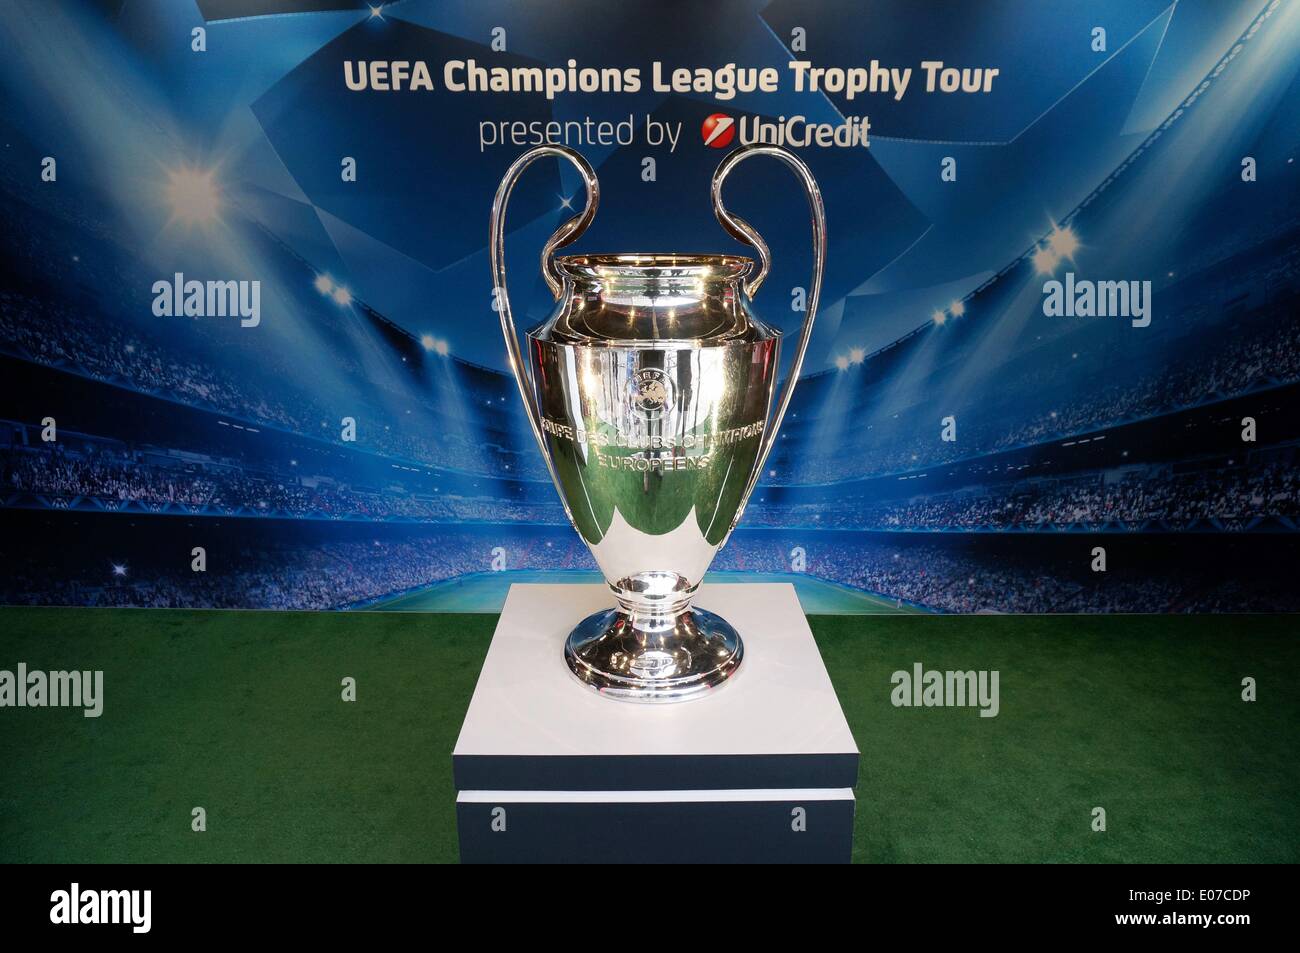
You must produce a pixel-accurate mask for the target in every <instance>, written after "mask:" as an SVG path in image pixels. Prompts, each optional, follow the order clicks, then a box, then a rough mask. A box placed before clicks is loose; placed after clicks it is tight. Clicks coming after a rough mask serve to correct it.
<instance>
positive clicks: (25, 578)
mask: <svg viewBox="0 0 1300 953" xmlns="http://www.w3.org/2000/svg"><path fill="white" fill-rule="evenodd" d="M795 546H800V547H806V553H807V555H806V559H807V568H806V573H807V574H808V575H809V576H813V577H817V578H820V579H824V580H827V581H830V582H835V583H840V584H842V585H846V586H852V587H854V588H856V589H861V590H865V591H868V592H872V593H877V594H880V595H883V596H886V597H888V598H889V599H891V600H895V601H896V602H897V604H898V605H899V606H900V607H902V606H903V605H904V604H907V605H912V606H917V607H921V608H926V609H931V610H934V611H939V612H1031V613H1041V612H1223V611H1227V612H1241V611H1275V610H1286V609H1289V608H1292V606H1291V605H1290V604H1289V601H1290V600H1289V596H1288V594H1285V593H1278V592H1276V591H1273V590H1270V589H1268V588H1266V587H1265V585H1264V583H1260V584H1258V585H1252V584H1251V583H1250V582H1248V581H1244V580H1233V579H1228V578H1225V577H1224V576H1223V574H1222V573H1215V572H1209V571H1207V572H1195V571H1191V572H1189V571H1173V572H1166V573H1163V574H1162V573H1160V572H1158V571H1157V572H1143V573H1136V572H1130V573H1128V574H1125V573H1122V572H1110V573H1107V574H1105V575H1104V576H1103V575H1100V574H1098V575H1091V574H1087V573H1082V572H1079V571H1077V567H1075V568H1074V569H1071V570H1068V571H1067V570H1064V569H1062V568H1061V567H1059V566H1057V567H1055V568H1044V567H1043V566H1042V565H1040V564H1038V563H1031V562H1023V561H1017V560H1008V559H1000V558H996V557H992V556H988V555H981V554H979V553H975V552H962V551H958V550H957V549H955V548H954V547H947V546H941V545H934V544H929V543H917V544H913V545H907V546H904V547H895V546H892V545H890V544H889V542H888V541H885V542H876V541H863V540H836V541H834V542H829V541H827V540H826V539H825V537H819V536H816V535H814V536H812V537H807V538H800V537H797V536H791V537H789V538H781V539H774V538H772V537H771V536H770V535H766V534H764V535H753V536H746V535H744V534H740V535H737V536H735V537H733V538H732V540H731V541H730V542H729V543H728V545H727V546H726V547H725V548H724V549H723V550H722V551H721V553H719V556H718V559H717V562H716V564H715V566H714V568H715V569H716V570H718V571H720V572H747V573H789V572H790V553H791V550H792V549H793V547H795ZM498 558H499V559H504V565H505V568H507V569H550V570H555V569H585V570H594V568H595V564H594V562H593V561H592V558H591V555H590V553H589V552H588V551H587V549H586V547H585V546H584V545H583V544H582V543H581V542H580V541H579V539H578V538H577V536H576V535H575V534H573V533H571V532H566V533H564V534H546V535H545V536H544V537H543V536H536V537H530V538H518V537H515V536H513V535H510V534H505V535H503V536H502V537H500V538H495V537H493V536H491V535H490V534H485V533H482V532H458V531H456V530H454V529H449V530H448V531H447V532H438V533H433V534H429V535H422V536H418V537H410V538H404V539H400V540H380V539H372V540H353V541H346V542H344V541H339V542H325V543H317V544H314V545H306V544H302V545H297V546H294V545H289V544H286V545H278V546H275V547H261V548H245V549H243V550H241V551H240V552H239V553H237V554H236V555H235V557H234V558H233V559H231V560H230V561H231V562H232V563H233V564H234V565H235V566H237V567H238V568H235V569H228V568H223V567H222V566H220V565H218V560H217V559H215V558H211V557H210V559H211V562H210V566H209V569H208V571H207V572H204V573H194V572H190V571H189V570H188V566H183V567H182V568H180V569H174V568H173V569H168V570H160V569H157V568H151V567H147V566H137V565H133V564H125V565H120V566H119V567H117V569H118V570H120V572H115V569H114V567H113V566H112V565H110V564H105V565H103V566H102V567H96V569H95V571H94V572H93V573H86V572H84V570H83V571H82V572H81V573H72V574H69V573H67V572H66V571H61V570H59V569H55V568H53V567H47V566H42V565H40V564H39V563H37V562H33V561H32V560H30V559H28V560H12V565H13V567H14V570H13V572H11V573H10V574H9V575H8V576H7V578H5V579H4V580H3V582H2V583H0V600H2V601H3V602H5V603H10V604H28V605H83V606H139V607H154V608H208V607H212V608H250V609H342V608H348V607H359V606H365V605H368V604H370V603H372V602H375V601H377V600H381V599H384V598H387V597H392V596H394V595H398V594H401V593H404V592H406V591H410V590H417V589H420V588H423V587H426V586H429V585H431V584H434V583H438V582H442V581H445V580H449V579H455V578H457V577H460V576H465V575H467V574H471V573H482V572H490V571H492V569H493V568H494V560H496V559H498ZM182 562H183V561H182ZM1145 568H1150V567H1145Z"/></svg>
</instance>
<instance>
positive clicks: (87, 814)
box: [0, 609, 1300, 862]
mask: <svg viewBox="0 0 1300 953" xmlns="http://www.w3.org/2000/svg"><path fill="white" fill-rule="evenodd" d="M810 621H811V623H812V626H813V630H814V632H815V634H816V635H817V639H818V642H819V644H820V646H821V649H822V654H823V657H824V658H825V660H826V664H827V667H828V669H829V671H830V674H831V678H832V680H833V681H834V683H835V687H836V690H837V691H838V693H839V697H840V702H841V704H842V705H843V707H844V712H845V715H846V716H847V717H848V720H849V724H850V726H851V727H852V729H853V733H854V736H855V737H856V738H857V741H858V746H859V748H860V749H861V751H862V768H861V772H860V775H859V782H858V786H857V789H856V793H857V797H858V810H857V824H856V835H855V841H854V857H855V859H857V860H863V861H883V862H892V861H1124V862H1173V861H1179V862H1181V861H1211V862H1213V861H1235V862H1253V861H1285V862H1295V861H1296V860H1297V859H1300V795H1297V791H1300V765H1298V764H1297V758H1296V752H1297V750H1300V748H1298V746H1297V740H1300V739H1298V737H1297V736H1298V733H1300V729H1298V728H1297V725H1300V692H1298V691H1297V689H1296V680H1297V678H1300V641H1297V639H1296V637H1295V634H1294V633H1295V628H1296V620H1294V619H1291V618H1285V617H1276V618H1273V617H1217V618H1216V617H1148V616H1142V617H1134V616H1127V617H1078V616H1071V617H1046V618H1045V617H1009V616H999V617H989V616H984V617H963V618H957V617H919V616H869V617H832V616H814V617H811V620H810ZM494 623H495V618H494V617H493V616H490V615H482V614H474V615H434V614H407V613H343V614H337V613H271V612H189V611H174V610H77V609H66V610H65V609H2V610H0V668H3V669H9V670H13V669H14V668H15V666H16V665H17V663H18V662H26V663H27V664H28V666H29V667H30V668H33V669H42V670H51V669H73V668H75V669H103V670H104V672H105V676H104V677H105V706H104V714H103V716H102V717H100V718H98V719H91V718H83V717H82V715H81V713H80V712H79V711H78V710H69V709H13V708H3V709H0V763H3V765H4V783H3V785H2V786H0V860H3V861H62V862H94V861H160V862H176V861H182V862H185V861H263V860H264V861H353V860H355V861H453V860H455V859H456V853H457V850H456V830H455V811H454V802H455V791H454V789H453V786H452V781H451V749H452V746H453V745H454V743H455V740H456V735H457V732H458V731H459V728H460V722H461V718H462V716H463V714H464V711H465V707H466V705H467V704H468V701H469V696H470V693H471V692H472V691H473V687H474V682H475V680H476V679H477V676H478V672H479V668H480V666H481V665H482V661H483V656H484V654H485V653H486V651H487V645H488V641H489V639H490V638H491V634H492V629H493V626H494ZM915 662H921V663H923V664H924V666H925V667H926V668H927V669H941V670H942V669H958V670H967V669H997V670H998V671H999V672H1000V696H1001V697H1000V704H1001V711H1000V714H999V715H998V716H997V717H996V718H980V717H979V715H978V711H977V709H974V708H895V707H893V706H892V705H891V704H890V691H891V688H892V686H891V684H890V675H891V673H892V672H893V671H895V670H898V669H907V670H910V669H911V666H912V664H913V663H915ZM1247 675H1249V676H1253V677H1254V678H1256V679H1257V680H1258V686H1259V687H1258V692H1259V699H1258V701H1256V702H1253V703H1247V702H1243V701H1242V700H1241V679H1242V678H1243V677H1244V676H1247ZM344 676H351V677H353V678H355V679H356V680H357V692H358V699H357V701H356V702H355V703H345V702H343V701H342V700H341V699H340V692H341V686H340V682H341V680H342V679H343V678H344ZM195 806H203V807H204V808H205V809H206V810H207V828H208V829H207V832H206V833H203V834H196V833H193V832H192V831H191V830H190V821H191V815H190V812H191V809H192V808H193V807H195ZM1098 806H1100V807H1104V808H1105V810H1106V814H1107V818H1106V820H1107V830H1106V831H1105V832H1103V833H1096V832H1093V831H1092V830H1091V823H1092V815H1091V812H1092V810H1093V808H1094V807H1098Z"/></svg>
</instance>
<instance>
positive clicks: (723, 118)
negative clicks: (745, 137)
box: [700, 113, 736, 149]
mask: <svg viewBox="0 0 1300 953" xmlns="http://www.w3.org/2000/svg"><path fill="white" fill-rule="evenodd" d="M700 136H701V137H702V138H703V139H704V144H705V145H706V146H712V147H713V148H714V149H724V148H726V147H727V146H729V145H731V140H732V139H734V138H736V120H734V119H732V118H731V117H730V116H728V115H727V114H726V113H714V114H713V115H712V116H710V117H709V118H708V119H706V120H704V125H702V126H700Z"/></svg>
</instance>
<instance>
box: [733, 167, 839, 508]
mask: <svg viewBox="0 0 1300 953" xmlns="http://www.w3.org/2000/svg"><path fill="white" fill-rule="evenodd" d="M756 155H768V156H772V157H773V158H776V159H780V160H781V161H782V162H784V163H785V164H786V165H787V166H789V167H790V168H791V169H793V170H794V172H795V174H796V175H797V176H799V178H800V179H802V180H803V186H804V190H805V191H806V192H807V193H808V207H809V209H810V211H811V212H812V240H813V275H812V287H811V288H810V289H809V292H808V316H807V317H806V318H804V320H803V329H802V331H800V333H799V346H798V349H797V350H796V351H795V354H794V362H793V363H792V364H791V365H790V373H789V375H788V376H787V377H786V380H785V386H783V387H782V388H781V396H780V397H779V398H778V399H777V402H776V413H775V414H774V415H773V417H772V423H771V426H769V427H768V428H767V429H766V430H765V431H764V433H763V446H762V449H761V450H760V451H759V454H758V466H757V467H755V468H754V472H753V474H751V475H750V478H749V484H748V485H747V486H746V487H745V494H744V496H743V497H742V498H741V505H740V507H739V509H738V510H737V512H736V516H735V518H734V519H733V520H732V522H731V527H732V529H735V527H736V523H738V522H739V521H740V516H741V513H743V512H744V509H745V506H746V505H747V504H748V503H749V496H750V494H751V493H753V492H754V487H755V486H756V485H757V484H758V480H759V477H760V476H761V475H762V473H763V467H764V466H766V465H767V456H768V454H769V453H771V452H772V446H773V445H774V444H775V443H776V434H777V431H778V430H780V429H781V421H782V420H783V419H784V418H785V411H786V408H787V407H789V406H790V398H791V397H793V396H794V385H795V382H796V381H798V379H799V371H800V369H801V368H802V367H803V359H804V355H805V354H807V352H808V340H809V338H811V337H812V329H813V321H814V320H815V319H816V317H817V302H818V299H819V298H820V297H821V292H822V272H823V270H824V269H825V267H826V210H825V208H824V207H823V205H822V193H821V189H819V188H818V187H817V180H816V179H814V178H813V174H812V170H811V169H809V168H808V166H807V165H806V164H805V163H804V161H803V160H802V159H800V158H799V157H798V156H796V155H795V154H794V153H792V152H788V151H786V150H785V149H781V148H779V147H777V146H769V145H750V146H741V147H740V148H739V149H737V150H735V151H734V152H732V153H730V154H729V155H728V156H727V157H726V158H725V159H723V160H722V163H721V165H719V166H718V171H717V172H715V173H713V189H712V195H713V212H714V214H715V215H717V217H718V221H719V222H720V223H721V225H722V227H723V228H725V229H726V230H727V232H728V233H729V234H730V235H731V236H732V237H733V238H736V239H738V240H739V241H742V242H744V243H745V244H746V245H752V246H753V247H754V249H755V250H756V251H757V252H758V260H759V269H758V274H757V275H755V276H754V277H753V278H751V279H750V280H749V281H747V282H745V286H744V291H745V294H746V295H747V296H748V297H749V298H751V299H752V298H753V297H754V295H755V294H757V293H758V289H759V288H760V287H762V285H763V282H764V281H765V280H766V279H767V273H768V271H769V270H770V269H771V267H772V253H771V252H770V251H769V250H768V247H767V242H765V241H763V238H762V236H761V235H759V234H758V232H757V231H755V230H754V226H752V225H750V224H749V223H748V222H747V221H745V220H744V219H743V218H740V217H739V216H736V215H733V214H731V212H729V211H727V207H726V206H725V205H723V204H722V183H723V182H724V181H726V178H727V176H728V175H729V174H730V173H731V170H732V169H734V168H735V167H736V166H738V165H739V164H740V163H742V162H744V161H745V160H746V159H748V158H749V157H750V156H756Z"/></svg>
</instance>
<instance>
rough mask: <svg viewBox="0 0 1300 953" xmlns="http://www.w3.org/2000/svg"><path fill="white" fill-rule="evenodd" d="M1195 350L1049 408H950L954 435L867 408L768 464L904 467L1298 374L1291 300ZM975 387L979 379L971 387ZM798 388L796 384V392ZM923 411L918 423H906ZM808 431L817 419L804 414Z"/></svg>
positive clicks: (803, 470) (866, 472) (1011, 383)
mask: <svg viewBox="0 0 1300 953" xmlns="http://www.w3.org/2000/svg"><path fill="white" fill-rule="evenodd" d="M1201 350H1202V353H1201V354H1199V355H1197V356H1194V357H1189V359H1188V360H1186V361H1184V362H1179V363H1177V364H1173V365H1170V366H1167V367H1164V368H1160V369H1157V370H1155V371H1154V372H1152V373H1151V374H1149V375H1147V376H1144V377H1141V378H1140V379H1137V380H1133V381H1116V382H1114V383H1108V384H1096V383H1094V384H1093V385H1092V386H1090V387H1089V389H1088V390H1087V392H1086V393H1085V394H1080V395H1077V396H1073V397H1071V398H1069V399H1066V400H1062V401H1060V402H1059V403H1058V404H1057V405H1056V406H1054V407H1052V409H1050V410H1041V411H1038V410H1034V409H1033V408H1036V407H1039V406H1041V405H1042V403H1043V401H1041V400H1034V401H1027V400H1017V401H1015V402H1014V403H1010V404H1006V405H999V404H997V403H996V402H995V401H993V400H992V399H991V398H987V397H985V398H982V400H983V404H982V405H981V406H979V407H978V408H976V407H971V408H968V410H969V412H967V410H963V409H962V408H956V409H954V410H952V411H950V412H952V413H954V414H955V416H956V418H957V420H958V422H959V426H960V430H959V434H960V440H958V441H955V442H951V443H945V442H943V441H941V440H940V439H939V428H938V427H937V426H933V425H932V424H933V422H935V421H938V420H939V418H940V417H941V416H943V414H940V413H937V412H935V411H934V409H933V408H931V407H930V406H928V405H926V406H925V407H924V408H914V409H912V410H910V411H909V412H908V413H907V414H906V415H904V414H899V415H898V419H894V418H893V417H892V416H887V415H884V414H880V415H875V416H872V417H871V418H870V420H869V422H870V424H871V426H870V427H867V426H859V425H858V424H857V423H855V424H854V426H852V427H851V428H847V429H846V430H845V431H844V432H843V433H842V434H840V436H839V437H838V439H836V440H834V441H830V442H829V443H830V444H831V445H833V446H834V447H835V452H834V453H833V454H820V453H817V452H816V451H815V448H814V449H813V450H812V451H811V452H809V450H808V449H806V448H805V446H804V441H794V440H793V439H792V438H793V437H794V434H793V433H792V432H791V430H790V429H789V428H787V429H786V430H785V431H784V434H785V436H786V437H787V438H788V439H790V442H789V443H784V444H778V449H777V451H776V452H774V454H773V459H772V462H771V464H770V467H771V468H772V469H773V470H774V471H775V473H776V481H777V482H779V483H781V484H783V485H792V484H802V483H827V482H834V481H836V480H846V479H855V478H859V477H864V476H872V475H886V474H891V473H905V472H908V471H913V470H919V469H922V468H925V467H928V466H933V465H935V464H941V463H948V462H951V461H953V460H957V459H962V458H967V457H978V456H981V455H985V454H991V453H997V452H999V451H1003V450H1010V449H1013V448H1016V447H1022V446H1029V445H1033V444H1036V443H1041V442H1050V441H1056V440H1063V439H1068V438H1070V437H1072V436H1076V435H1080V434H1088V433H1092V432H1095V431H1098V430H1101V429H1104V428H1106V427H1110V426H1113V425H1115V424H1119V423H1123V422H1125V421H1130V420H1140V419H1143V418H1145V417H1150V416H1155V415H1157V414H1162V413H1170V412H1173V411H1176V410H1178V409H1181V408H1185V407H1191V406H1195V405H1196V404H1198V403H1201V402H1203V401H1206V400H1210V399H1224V398H1228V397H1232V396H1235V395H1237V394H1241V393H1245V392H1247V391H1249V390H1252V389H1254V388H1256V387H1259V386H1261V385H1279V384H1287V383H1293V382H1295V381H1300V309H1298V310H1295V311H1290V312H1287V311H1281V312H1279V313H1278V314H1277V315H1276V317H1275V320H1272V321H1270V322H1269V323H1268V325H1267V327H1266V328H1261V329H1260V331H1259V334H1258V335H1239V336H1236V337H1228V338H1226V339H1225V340H1221V341H1213V342H1211V341H1206V342H1204V345H1203V347H1202V348H1201ZM1055 373H1056V372H1054V371H1050V370H1041V369H1040V370H1038V371H1036V372H1034V373H1033V375H1031V376H1028V377H1026V378H1023V379H1013V380H1008V381H1004V382H1000V383H999V385H998V389H999V390H1001V391H1002V392H1004V393H1009V394H1021V395H1027V394H1036V393H1038V394H1042V393H1050V383H1051V378H1052V377H1053V376H1054V375H1055ZM973 390H974V392H976V393H979V394H981V395H984V394H985V393H986V391H985V389H984V388H981V387H976V388H973ZM796 393H798V391H796ZM917 420H924V421H925V422H926V423H925V425H924V426H913V422H914V421H917ZM803 426H804V427H805V428H806V429H807V431H808V432H810V433H811V432H813V430H814V429H815V427H816V419H815V418H811V417H809V418H807V419H805V420H804V421H803Z"/></svg>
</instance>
